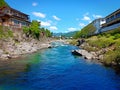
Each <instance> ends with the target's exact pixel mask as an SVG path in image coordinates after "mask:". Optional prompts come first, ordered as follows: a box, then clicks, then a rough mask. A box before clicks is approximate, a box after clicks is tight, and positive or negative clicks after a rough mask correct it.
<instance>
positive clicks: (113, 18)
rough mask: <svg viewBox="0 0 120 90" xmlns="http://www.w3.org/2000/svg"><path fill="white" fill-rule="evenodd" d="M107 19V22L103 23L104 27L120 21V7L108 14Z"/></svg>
mask: <svg viewBox="0 0 120 90" xmlns="http://www.w3.org/2000/svg"><path fill="white" fill-rule="evenodd" d="M105 20H106V23H105V24H103V27H107V26H111V25H114V24H118V23H120V9H118V10H116V11H115V12H113V13H111V14H109V15H108V16H106V17H105Z"/></svg>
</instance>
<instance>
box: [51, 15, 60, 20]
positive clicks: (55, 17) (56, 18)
mask: <svg viewBox="0 0 120 90" xmlns="http://www.w3.org/2000/svg"><path fill="white" fill-rule="evenodd" d="M52 17H53V18H54V19H55V20H57V21H60V20H61V19H60V18H58V17H57V16H55V15H53V16H52Z"/></svg>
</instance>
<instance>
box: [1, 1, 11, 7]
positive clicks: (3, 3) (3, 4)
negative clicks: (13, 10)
mask: <svg viewBox="0 0 120 90" xmlns="http://www.w3.org/2000/svg"><path fill="white" fill-rule="evenodd" d="M3 6H8V7H9V5H8V4H7V3H6V2H5V1H4V0H0V7H3Z"/></svg>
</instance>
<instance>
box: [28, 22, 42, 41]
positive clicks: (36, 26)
mask: <svg viewBox="0 0 120 90" xmlns="http://www.w3.org/2000/svg"><path fill="white" fill-rule="evenodd" d="M30 31H31V32H32V35H33V36H34V37H35V38H37V39H39V36H40V23H39V22H38V21H36V20H33V21H32V22H31V24H30Z"/></svg>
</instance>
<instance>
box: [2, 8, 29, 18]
mask: <svg viewBox="0 0 120 90" xmlns="http://www.w3.org/2000/svg"><path fill="white" fill-rule="evenodd" d="M5 8H8V9H11V10H13V11H16V12H19V13H21V14H24V15H26V16H29V15H28V14H25V13H23V12H21V11H18V10H16V9H14V8H11V7H9V6H3V7H0V10H2V9H5Z"/></svg>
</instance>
